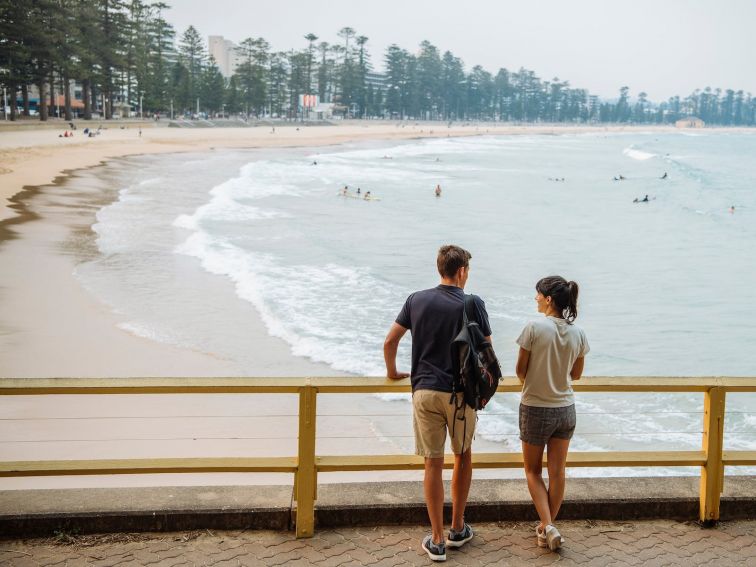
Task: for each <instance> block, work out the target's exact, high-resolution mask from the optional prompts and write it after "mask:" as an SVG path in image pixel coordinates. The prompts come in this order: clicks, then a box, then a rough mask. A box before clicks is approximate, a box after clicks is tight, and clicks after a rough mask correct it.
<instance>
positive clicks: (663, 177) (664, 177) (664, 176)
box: [660, 171, 667, 179]
mask: <svg viewBox="0 0 756 567" xmlns="http://www.w3.org/2000/svg"><path fill="white" fill-rule="evenodd" d="M666 178H667V172H666V171H665V172H664V175H662V176H661V177H660V179H666Z"/></svg>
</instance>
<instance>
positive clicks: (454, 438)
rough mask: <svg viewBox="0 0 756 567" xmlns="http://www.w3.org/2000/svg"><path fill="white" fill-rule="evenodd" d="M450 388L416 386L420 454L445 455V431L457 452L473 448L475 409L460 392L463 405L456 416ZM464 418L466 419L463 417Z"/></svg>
mask: <svg viewBox="0 0 756 567" xmlns="http://www.w3.org/2000/svg"><path fill="white" fill-rule="evenodd" d="M450 399H451V394H450V393H449V392H437V391H435V390H416V391H415V392H414V393H413V394H412V408H413V410H414V411H413V412H412V414H413V416H412V423H413V425H414V427H415V454H416V455H420V456H421V457H427V458H431V459H435V458H438V457H443V456H444V446H445V445H446V431H447V430H448V431H449V435H450V437H451V447H452V451H453V452H454V454H455V455H459V454H460V453H462V451H463V448H464V450H465V451H468V450H469V449H470V446H471V445H472V438H473V435H474V434H475V421H476V420H477V416H476V413H475V410H474V409H472V408H471V407H470V406H468V405H467V404H466V403H465V402H464V401H463V399H462V394H461V393H458V394H457V405H458V406H459V405H460V404H461V405H462V407H461V408H460V409H459V410H458V411H457V418H456V419H454V404H450V403H449V400H450ZM461 418H463V419H461Z"/></svg>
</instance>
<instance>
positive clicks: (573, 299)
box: [536, 276, 578, 323]
mask: <svg viewBox="0 0 756 567" xmlns="http://www.w3.org/2000/svg"><path fill="white" fill-rule="evenodd" d="M536 291H537V292H538V293H540V294H541V295H543V296H544V297H550V298H551V301H553V302H554V308H555V309H556V310H557V311H559V313H561V314H562V317H564V319H565V321H567V322H568V323H572V322H573V321H574V320H575V319H576V318H577V314H578V312H577V301H578V284H577V283H576V282H568V281H567V280H566V279H564V278H563V277H562V276H548V277H546V278H542V279H540V280H538V283H537V284H536Z"/></svg>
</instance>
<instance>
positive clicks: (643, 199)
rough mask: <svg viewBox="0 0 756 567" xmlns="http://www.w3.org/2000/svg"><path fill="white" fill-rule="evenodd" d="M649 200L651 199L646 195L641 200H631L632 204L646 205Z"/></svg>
mask: <svg viewBox="0 0 756 567" xmlns="http://www.w3.org/2000/svg"><path fill="white" fill-rule="evenodd" d="M650 200H651V199H649V198H648V195H646V196H645V197H643V198H642V199H638V197H636V198H635V199H633V203H648V202H649V201H650Z"/></svg>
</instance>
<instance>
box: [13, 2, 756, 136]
mask: <svg viewBox="0 0 756 567" xmlns="http://www.w3.org/2000/svg"><path fill="white" fill-rule="evenodd" d="M168 9H169V6H168V5H167V4H165V3H162V2H145V1H144V0H24V1H23V2H20V1H18V0H0V83H1V84H2V86H3V87H4V88H5V89H6V91H7V92H8V93H9V99H10V100H11V102H10V104H9V106H10V108H9V109H8V110H9V115H10V118H11V119H12V120H15V119H16V117H17V115H18V113H19V112H18V110H17V105H16V104H15V100H16V99H17V97H19V99H20V101H21V114H26V115H29V114H30V91H31V89H32V86H34V89H35V90H36V92H37V93H38V95H39V97H38V98H39V101H40V103H39V105H38V113H39V118H40V120H47V117H48V115H49V113H50V112H51V111H52V109H53V108H55V107H56V106H58V105H57V104H56V102H57V100H56V97H55V96H54V94H55V93H60V94H62V95H63V96H64V103H63V105H62V111H61V115H62V116H64V117H65V118H66V119H68V120H71V119H72V118H73V101H72V97H71V88H70V87H71V85H72V84H76V85H77V88H80V91H81V93H80V98H81V101H82V102H83V109H82V111H81V116H82V117H83V118H85V119H91V118H92V116H93V114H94V113H101V115H102V116H104V117H105V118H106V119H109V118H112V117H113V116H114V114H116V113H117V110H118V108H119V107H120V108H124V107H125V108H127V109H128V110H130V111H132V112H138V111H141V112H142V115H151V114H153V113H162V114H167V113H169V112H170V113H171V114H173V113H175V114H178V115H182V114H187V113H189V114H195V113H200V112H206V113H208V114H213V115H217V114H223V115H229V114H242V115H244V116H255V117H285V118H290V119H294V118H301V117H303V113H304V112H305V109H302V108H301V106H300V95H304V94H317V95H318V96H319V98H320V100H321V101H323V102H331V103H333V105H334V106H333V111H334V113H335V114H337V115H342V116H345V117H351V118H397V119H415V120H417V119H426V120H444V121H451V120H500V121H518V122H568V123H642V124H666V123H671V122H674V121H675V120H678V119H679V118H681V117H686V116H697V117H699V118H701V119H703V120H704V121H705V122H706V123H708V124H721V125H744V126H753V125H755V124H756V98H754V97H753V96H752V95H751V93H745V92H744V91H743V90H733V89H726V90H721V89H718V88H717V89H711V88H710V87H707V88H705V89H703V90H696V91H695V92H693V93H691V94H690V95H688V96H687V97H679V96H675V97H671V98H670V99H668V100H666V101H662V102H658V103H653V102H651V101H649V100H648V98H647V95H646V93H644V92H640V93H638V95H637V96H636V97H635V98H634V99H633V100H631V98H630V94H629V91H630V89H629V87H627V86H623V87H622V88H620V89H619V93H618V97H617V98H616V99H615V100H601V99H599V97H597V96H595V95H591V94H590V93H589V92H588V90H586V89H581V88H574V87H572V86H570V83H569V82H568V81H563V80H560V79H559V78H554V79H552V80H544V79H542V78H539V77H538V76H537V75H536V74H535V73H534V72H533V71H530V70H528V69H524V68H520V69H519V70H517V71H510V70H507V69H504V68H500V69H499V70H498V71H497V72H496V73H495V74H493V73H491V72H489V71H487V70H486V69H484V68H483V67H481V66H480V65H475V66H473V67H472V68H471V69H468V68H466V66H465V64H464V63H463V61H462V60H461V59H460V58H459V57H456V56H455V55H454V54H453V53H452V52H451V51H444V52H443V53H442V52H441V50H439V48H438V47H436V46H435V45H433V44H432V43H430V42H428V41H423V42H422V43H421V44H420V45H419V47H418V49H417V50H415V51H414V52H411V51H409V50H407V49H404V48H402V47H400V46H398V45H391V46H389V47H388V49H387V50H386V53H385V54H384V55H383V63H384V68H385V72H384V73H383V74H382V76H376V75H375V74H373V73H372V69H373V65H372V63H371V56H370V53H369V51H368V49H367V44H368V41H369V40H368V38H367V37H365V36H363V35H358V34H357V32H356V31H355V30H354V29H353V28H350V27H345V28H342V29H341V30H340V31H339V32H338V38H339V39H338V40H337V41H334V42H332V43H329V42H327V41H319V39H320V38H319V37H318V36H317V35H315V34H313V33H309V34H307V35H305V36H303V40H304V43H303V46H302V48H300V49H292V50H289V51H274V50H272V49H271V46H270V44H269V43H268V42H267V41H266V40H265V39H263V38H254V37H249V38H246V39H245V40H244V41H242V42H240V43H239V45H238V47H237V50H236V56H237V60H238V65H237V66H236V70H235V72H234V74H233V75H232V76H231V77H229V78H228V79H226V78H225V77H224V76H223V75H222V74H221V72H220V70H219V68H218V65H217V62H216V61H215V60H214V59H213V58H212V57H210V56H209V55H208V53H207V50H206V48H205V45H206V44H205V41H204V40H203V38H202V37H201V36H200V34H199V32H198V31H197V30H196V29H195V28H194V27H193V26H190V27H189V28H188V29H186V30H185V31H184V32H183V33H182V34H181V35H180V36H178V37H177V34H176V30H175V29H174V28H173V26H172V25H171V24H169V23H168V22H167V21H166V19H165V13H166V11H167V10H168ZM48 100H49V103H47V101H48Z"/></svg>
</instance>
